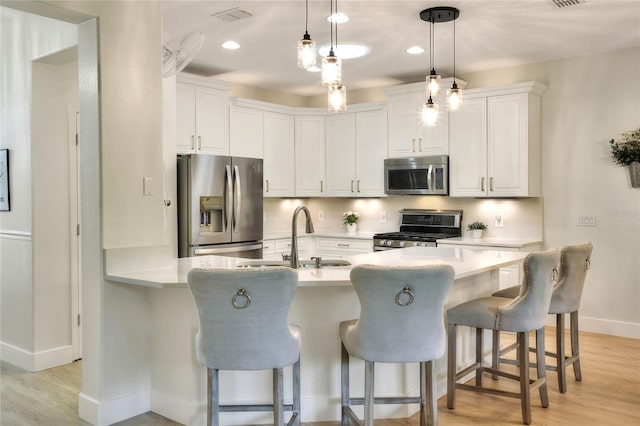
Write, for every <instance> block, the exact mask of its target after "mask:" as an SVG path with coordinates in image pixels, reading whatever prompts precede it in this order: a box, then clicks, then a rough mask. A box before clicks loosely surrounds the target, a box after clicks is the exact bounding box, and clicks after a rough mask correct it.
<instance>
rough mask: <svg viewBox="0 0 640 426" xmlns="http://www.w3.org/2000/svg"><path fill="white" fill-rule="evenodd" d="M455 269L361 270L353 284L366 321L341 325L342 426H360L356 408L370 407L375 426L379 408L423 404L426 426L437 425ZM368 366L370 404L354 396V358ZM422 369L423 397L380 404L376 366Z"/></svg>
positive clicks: (367, 415) (367, 419) (367, 420)
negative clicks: (440, 363)
mask: <svg viewBox="0 0 640 426" xmlns="http://www.w3.org/2000/svg"><path fill="white" fill-rule="evenodd" d="M454 276H455V273H454V270H453V268H452V267H451V266H448V265H432V266H423V267H406V268H400V267H398V268H396V267H392V268H390V267H380V266H372V265H361V266H356V267H355V268H353V270H352V271H351V283H352V284H353V287H354V289H355V291H356V294H357V295H358V299H359V301H360V318H359V319H357V320H355V319H354V320H351V321H344V322H342V323H340V339H341V340H342V368H341V376H342V425H343V426H346V425H348V424H349V421H350V420H351V421H353V422H354V423H356V424H359V420H358V418H357V416H356V414H355V413H354V412H353V410H352V408H351V405H364V424H365V425H368V426H370V425H373V405H374V404H420V425H421V426H424V425H436V424H437V394H436V388H435V386H436V381H435V379H434V376H433V365H432V361H433V360H435V359H438V358H440V357H441V356H442V355H444V349H445V330H444V320H443V316H444V312H443V310H444V308H443V305H444V300H445V298H446V297H447V293H448V292H449V288H450V287H451V284H452V283H453V279H454ZM350 355H352V356H355V357H357V358H360V359H362V360H364V361H365V376H364V381H365V384H364V392H365V395H364V398H352V397H351V396H350V395H349V356H350ZM376 362H384V363H409V362H418V363H420V396H419V397H387V398H374V395H373V393H374V392H373V388H374V364H375V363H376Z"/></svg>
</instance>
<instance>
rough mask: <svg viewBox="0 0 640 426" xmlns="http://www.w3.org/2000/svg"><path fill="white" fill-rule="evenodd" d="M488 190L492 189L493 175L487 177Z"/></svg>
mask: <svg viewBox="0 0 640 426" xmlns="http://www.w3.org/2000/svg"><path fill="white" fill-rule="evenodd" d="M489 191H493V176H491V177H490V178H489Z"/></svg>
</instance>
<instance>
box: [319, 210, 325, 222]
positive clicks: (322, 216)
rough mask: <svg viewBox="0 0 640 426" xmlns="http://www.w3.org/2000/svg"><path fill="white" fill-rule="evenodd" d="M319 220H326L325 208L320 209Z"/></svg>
mask: <svg viewBox="0 0 640 426" xmlns="http://www.w3.org/2000/svg"><path fill="white" fill-rule="evenodd" d="M318 220H324V211H323V210H320V211H319V212H318Z"/></svg>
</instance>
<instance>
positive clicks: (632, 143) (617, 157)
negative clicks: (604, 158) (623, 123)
mask: <svg viewBox="0 0 640 426" xmlns="http://www.w3.org/2000/svg"><path fill="white" fill-rule="evenodd" d="M609 144H610V145H611V158H612V159H613V162H614V163H616V164H619V165H621V166H628V165H629V164H631V163H633V162H638V163H640V128H639V129H636V130H632V131H630V132H626V133H623V134H622V138H621V139H620V140H619V141H616V140H615V139H611V140H610V141H609Z"/></svg>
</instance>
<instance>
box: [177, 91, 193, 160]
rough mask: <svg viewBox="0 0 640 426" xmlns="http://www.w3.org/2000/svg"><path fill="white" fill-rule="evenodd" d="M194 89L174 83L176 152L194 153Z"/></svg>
mask: <svg viewBox="0 0 640 426" xmlns="http://www.w3.org/2000/svg"><path fill="white" fill-rule="evenodd" d="M195 139H196V88H195V86H193V85H191V84H184V83H176V152H177V153H178V154H191V153H194V152H195V151H196V140H195Z"/></svg>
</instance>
